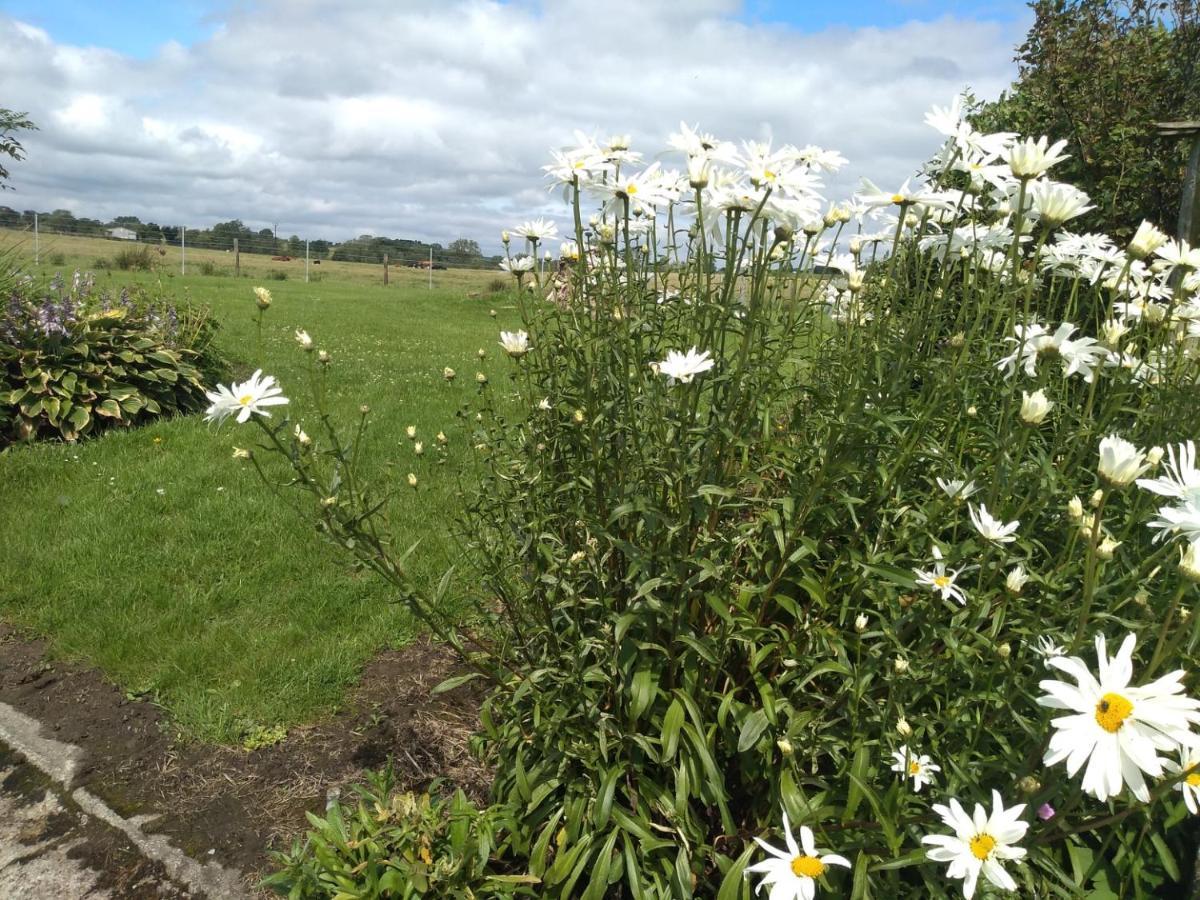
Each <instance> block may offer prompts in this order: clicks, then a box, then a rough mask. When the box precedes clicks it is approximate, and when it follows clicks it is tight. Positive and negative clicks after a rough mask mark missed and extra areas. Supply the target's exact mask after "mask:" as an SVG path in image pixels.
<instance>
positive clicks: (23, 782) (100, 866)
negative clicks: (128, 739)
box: [0, 703, 246, 900]
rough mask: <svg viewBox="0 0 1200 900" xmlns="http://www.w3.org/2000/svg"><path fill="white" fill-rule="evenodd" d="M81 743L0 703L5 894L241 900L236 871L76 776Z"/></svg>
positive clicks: (0, 847)
mask: <svg viewBox="0 0 1200 900" xmlns="http://www.w3.org/2000/svg"><path fill="white" fill-rule="evenodd" d="M83 760H84V754H83V752H82V751H81V750H80V749H79V748H78V747H74V746H71V745H69V744H63V743H60V742H58V741H54V740H52V739H50V738H47V737H46V735H45V732H44V730H43V729H42V728H41V727H40V725H39V724H38V723H37V722H36V721H34V720H32V719H30V718H28V717H27V716H25V715H23V714H22V713H20V712H18V711H17V710H15V709H13V708H12V707H11V706H8V705H6V704H3V703H0V898H3V900H76V898H79V900H82V898H87V900H109V898H112V900H143V898H144V900H152V898H172V900H174V898H180V900H182V898H197V900H199V898H207V900H243V898H244V897H246V893H245V891H244V889H243V886H242V880H241V877H240V875H239V873H237V872H235V871H232V870H230V869H226V868H223V867H222V866H221V865H219V864H218V863H216V862H215V861H212V860H206V861H203V862H201V861H198V860H195V859H192V858H191V857H189V856H187V855H186V854H184V853H183V852H182V851H180V850H179V849H177V848H176V847H174V846H172V845H171V844H170V842H168V841H167V840H166V839H165V838H164V837H163V836H162V835H158V834H154V833H153V831H152V830H150V828H148V827H147V826H148V825H151V824H152V822H153V819H152V817H145V816H135V817H133V818H129V819H127V818H124V817H123V816H120V815H118V814H117V813H116V812H115V811H114V810H113V809H111V808H110V807H109V806H108V805H107V804H106V803H104V802H103V801H102V800H101V799H100V798H98V797H96V796H95V795H94V794H92V793H90V792H89V791H87V790H85V789H84V788H77V787H75V786H74V784H73V782H74V779H75V774H76V772H77V771H78V770H79V769H80V767H81V765H82V764H83Z"/></svg>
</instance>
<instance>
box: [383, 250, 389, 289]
mask: <svg viewBox="0 0 1200 900" xmlns="http://www.w3.org/2000/svg"><path fill="white" fill-rule="evenodd" d="M387 264H388V255H387V254H386V253H385V254H383V286H384V287H387V283H388V271H387Z"/></svg>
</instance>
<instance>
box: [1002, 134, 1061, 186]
mask: <svg viewBox="0 0 1200 900" xmlns="http://www.w3.org/2000/svg"><path fill="white" fill-rule="evenodd" d="M1047 145H1049V146H1047ZM1066 146H1067V142H1066V141H1055V142H1054V143H1053V144H1051V143H1050V139H1049V138H1047V137H1045V136H1044V135H1043V136H1042V137H1040V138H1038V139H1037V140H1036V141H1035V140H1034V139H1033V138H1025V140H1023V141H1017V142H1015V143H1014V144H1013V145H1012V147H1010V148H1009V150H1008V167H1009V169H1010V170H1012V173H1013V175H1015V176H1016V177H1017V178H1037V177H1038V176H1039V175H1043V174H1045V172H1046V171H1047V170H1048V169H1049V168H1050V167H1051V166H1053V165H1054V164H1055V163H1059V162H1062V161H1063V160H1064V159H1066V158H1067V154H1065V153H1063V152H1062V149H1063V148H1064V147H1066Z"/></svg>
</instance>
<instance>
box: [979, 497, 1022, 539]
mask: <svg viewBox="0 0 1200 900" xmlns="http://www.w3.org/2000/svg"><path fill="white" fill-rule="evenodd" d="M970 512H971V524H972V525H974V526H975V530H976V531H978V532H979V534H980V535H981V536H982V537H983V538H985V539H986V540H989V541H995V542H996V543H997V544H1011V543H1012V542H1013V541H1015V540H1016V538H1015V537H1013V532H1014V531H1016V530H1017V527H1018V526H1019V525H1020V524H1021V523H1020V521H1018V520H1014V521H1012V522H1008V523H1007V524H1006V523H1003V522H1001V521H1000V520H999V519H996V518H993V517H992V515H991V514H990V513H989V512H988V510H987V506H985V505H984V504H982V503H980V504H979V507H978V508H976V507H975V506H974V505H972V506H971V507H970Z"/></svg>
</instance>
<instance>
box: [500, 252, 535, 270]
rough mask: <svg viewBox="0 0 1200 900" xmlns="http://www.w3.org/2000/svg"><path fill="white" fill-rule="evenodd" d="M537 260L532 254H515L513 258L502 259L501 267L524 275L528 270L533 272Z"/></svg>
mask: <svg viewBox="0 0 1200 900" xmlns="http://www.w3.org/2000/svg"><path fill="white" fill-rule="evenodd" d="M534 264H535V260H534V258H533V257H532V256H514V257H512V258H511V259H510V258H508V257H506V258H504V259H502V260H500V268H501V269H503V270H504V271H505V272H508V273H510V274H512V275H524V274H525V273H526V272H532V271H533V267H534Z"/></svg>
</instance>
